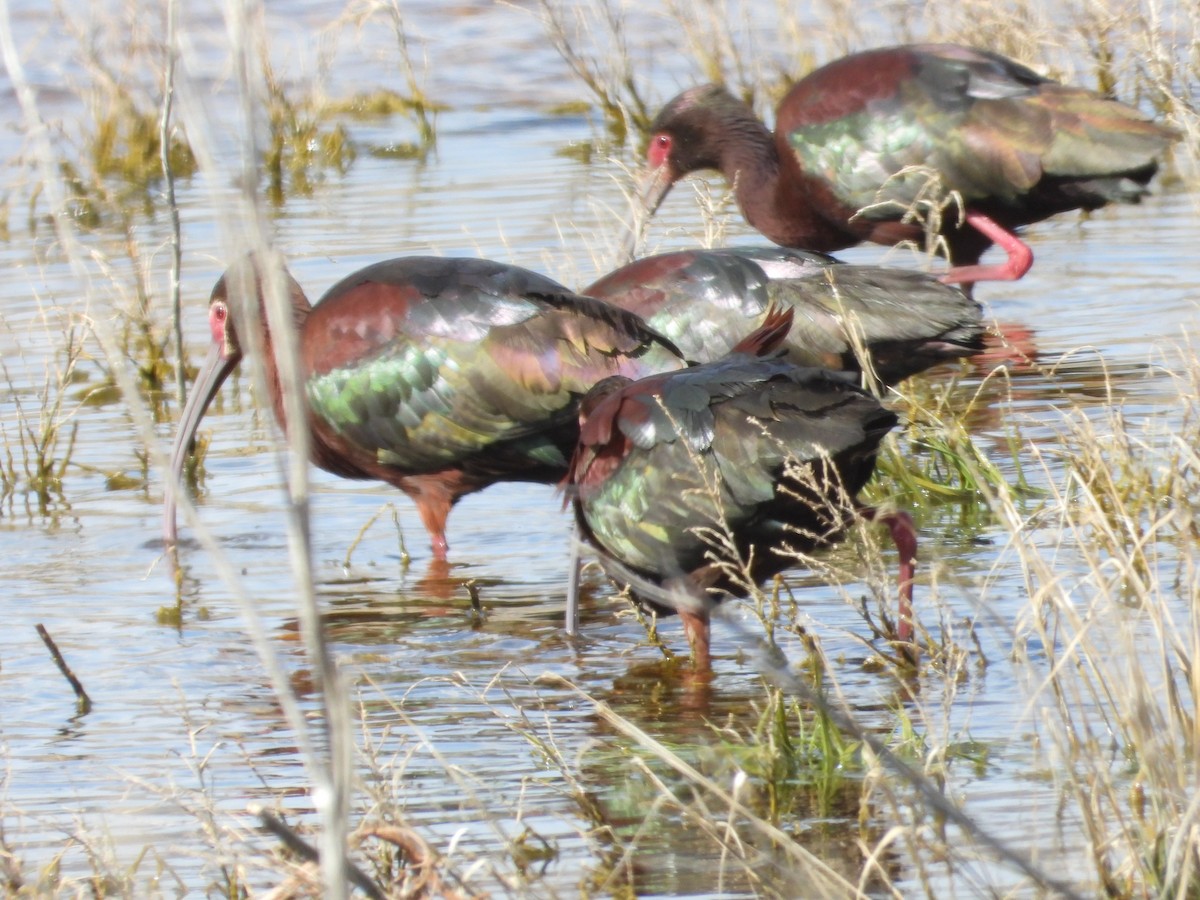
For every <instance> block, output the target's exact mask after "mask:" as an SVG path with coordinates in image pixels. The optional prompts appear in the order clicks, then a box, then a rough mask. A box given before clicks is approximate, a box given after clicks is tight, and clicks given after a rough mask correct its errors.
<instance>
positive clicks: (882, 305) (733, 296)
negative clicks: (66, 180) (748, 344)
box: [582, 247, 984, 384]
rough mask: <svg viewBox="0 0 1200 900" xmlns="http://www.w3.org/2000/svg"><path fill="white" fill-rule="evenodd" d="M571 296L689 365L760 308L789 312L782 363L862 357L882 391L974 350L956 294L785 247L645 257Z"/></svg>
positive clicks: (971, 329) (908, 274) (924, 278)
mask: <svg viewBox="0 0 1200 900" xmlns="http://www.w3.org/2000/svg"><path fill="white" fill-rule="evenodd" d="M582 293H584V294H587V295H588V296H590V297H598V298H600V299H601V300H604V301H606V302H608V303H612V304H614V305H615V306H620V307H622V308H623V309H627V310H629V311H630V312H634V313H637V315H639V316H641V317H642V319H644V320H645V322H646V324H648V325H649V326H650V327H651V328H653V329H654V330H655V331H658V332H659V333H660V334H663V335H665V336H666V337H667V338H668V339H670V340H671V341H672V343H674V344H675V346H676V347H678V348H679V349H680V351H682V353H683V355H684V356H685V357H687V358H688V359H689V360H692V361H694V362H699V363H706V362H713V361H715V360H717V359H719V358H720V357H722V356H724V355H725V354H727V353H729V351H730V350H731V349H732V348H733V346H734V345H735V344H736V343H737V342H738V341H740V340H742V339H743V338H745V337H746V336H747V335H749V334H750V333H751V332H752V331H754V330H755V329H756V328H758V327H759V326H760V325H761V324H762V322H763V319H764V317H765V316H766V314H767V310H768V309H769V308H770V307H772V306H775V307H786V308H790V309H791V310H792V313H793V317H794V323H793V325H792V330H791V332H790V334H789V335H788V338H787V341H786V342H785V344H784V348H785V349H786V350H787V354H788V359H789V360H791V361H792V362H794V363H796V364H797V365H807V366H820V367H822V368H827V369H844V370H850V371H858V370H859V369H860V360H859V352H860V351H862V352H863V353H864V355H865V356H866V357H867V358H868V359H869V360H870V367H871V369H872V371H873V372H874V374H875V375H876V377H878V378H879V379H880V380H881V381H883V382H884V383H886V384H894V383H895V382H898V381H900V380H902V379H904V378H906V377H908V376H909V375H913V374H915V373H917V372H921V371H923V370H925V369H927V368H929V367H931V366H934V365H937V364H938V363H941V362H945V361H946V360H948V359H954V358H958V357H965V356H969V355H971V354H974V353H978V352H979V351H981V350H982V349H983V336H984V324H983V312H982V310H981V309H980V307H979V304H978V303H976V302H975V301H973V300H971V299H970V298H969V297H967V296H966V295H965V294H963V292H962V291H960V290H958V289H957V288H954V287H950V286H949V285H946V284H942V283H941V282H940V281H938V280H937V279H936V278H934V277H933V276H931V275H927V274H924V273H921V272H915V271H911V270H906V269H897V268H885V267H882V266H856V265H845V264H842V263H839V262H838V261H837V260H836V259H834V258H833V257H831V256H826V255H825V254H822V253H813V252H811V251H805V250H792V249H788V248H785V247H734V248H723V249H716V250H680V251H676V252H672V253H663V254H659V255H657V256H649V257H645V258H643V259H639V260H636V261H634V262H632V263H630V264H629V265H627V266H624V267H622V268H620V269H617V270H616V271H615V272H612V273H610V274H608V275H605V276H604V277H603V278H601V279H600V280H599V281H597V282H596V283H595V284H593V285H591V286H590V287H587V288H584V290H583V292H582Z"/></svg>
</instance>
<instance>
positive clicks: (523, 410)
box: [164, 257, 683, 559]
mask: <svg viewBox="0 0 1200 900" xmlns="http://www.w3.org/2000/svg"><path fill="white" fill-rule="evenodd" d="M261 274H262V270H261V262H260V261H259V258H257V257H246V258H244V259H242V260H241V261H239V262H238V263H235V264H234V265H233V266H231V267H230V269H229V270H228V271H227V272H226V273H225V274H224V275H223V276H222V277H221V279H220V280H219V281H218V282H217V284H216V286H215V287H214V288H213V291H212V299H211V301H210V303H209V312H208V317H209V326H210V328H211V330H212V339H213V341H212V349H211V350H210V352H209V354H208V359H207V361H206V362H205V365H204V368H203V371H202V372H201V373H200V375H199V376H198V377H197V379H196V383H195V385H194V386H193V388H192V394H191V397H190V399H189V401H188V404H187V407H186V409H185V410H184V412H183V414H182V418H181V421H180V425H179V432H178V435H177V436H176V439H175V446H174V453H173V458H172V463H171V478H172V484H178V482H179V475H180V472H181V471H182V468H183V464H184V462H185V460H186V458H187V454H188V452H189V450H188V448H189V446H190V444H191V441H192V438H193V435H194V434H195V431H196V428H197V426H198V425H199V423H200V419H201V417H202V416H203V415H204V412H205V410H206V409H207V408H208V405H209V402H210V401H211V400H212V398H213V396H214V395H215V394H216V392H217V389H218V388H219V387H220V386H221V383H222V382H223V381H224V380H225V378H226V377H227V376H228V375H229V373H230V372H231V371H232V370H233V369H234V367H235V366H237V364H238V363H239V362H240V361H241V359H242V354H243V346H244V345H243V342H242V341H241V340H240V339H239V336H238V334H237V333H236V331H235V330H234V323H235V321H236V322H249V323H250V324H251V327H254V328H257V329H259V332H258V334H259V337H260V343H259V346H261V347H263V349H264V352H265V353H266V359H267V360H268V363H267V370H268V373H269V382H270V392H271V400H272V403H273V406H274V409H275V414H276V417H277V418H278V420H279V422H280V423H281V425H283V426H284V428H285V429H286V427H287V424H288V423H287V422H286V421H285V416H284V411H283V402H282V393H281V388H280V382H279V376H278V373H277V372H276V369H275V365H274V354H273V352H272V349H271V335H270V333H269V331H268V329H267V325H266V319H265V309H264V306H263V302H264V301H263V296H262V287H261V284H262V281H261ZM287 283H288V288H289V292H290V297H291V304H292V309H293V313H294V321H295V323H296V326H297V328H298V330H299V342H300V357H301V365H302V367H303V378H304V390H305V396H306V400H307V407H308V421H307V423H306V424H307V426H308V428H309V429H310V433H311V437H312V442H311V448H312V461H313V462H314V463H316V465H318V466H319V467H321V468H322V469H325V470H326V471H329V472H332V473H334V474H335V475H340V476H342V477H344V478H355V479H378V480H380V481H384V482H387V483H388V484H391V485H394V486H395V487H398V488H399V489H400V490H402V491H404V493H406V494H408V495H409V496H410V497H411V498H412V499H413V500H414V501H415V502H416V504H417V508H418V510H419V511H420V514H421V519H422V521H423V522H424V524H425V527H426V529H427V530H428V531H429V536H430V539H431V540H432V543H433V552H434V556H435V558H437V559H444V558H445V555H446V550H447V544H446V533H445V532H446V518H447V517H448V516H449V514H450V509H451V507H452V506H453V505H454V503H455V502H456V501H457V500H458V499H459V498H460V497H462V496H464V495H465V494H468V493H471V492H472V491H477V490H480V489H481V488H484V487H486V486H488V485H490V484H493V483H496V482H501V481H524V482H539V483H545V484H551V483H554V482H557V481H559V480H561V479H562V477H563V476H564V474H565V473H566V470H567V464H568V462H569V460H570V457H571V453H572V452H573V450H574V447H575V442H576V438H577V436H578V429H579V425H578V411H577V403H578V400H579V398H580V397H581V396H582V395H583V394H584V393H585V392H586V391H587V390H588V389H589V388H590V387H591V386H592V385H594V384H595V383H596V382H597V381H599V380H601V379H602V378H605V377H607V376H610V375H624V376H627V377H641V376H643V375H646V374H649V373H652V372H661V371H665V370H670V369H673V368H677V367H679V366H680V365H682V364H683V363H682V361H681V360H680V358H679V355H678V353H677V351H676V350H675V349H674V348H673V347H671V346H670V344H669V342H667V341H665V340H664V339H662V338H661V337H660V336H659V335H657V334H656V333H654V332H652V331H650V330H649V329H648V328H647V327H646V326H645V325H644V324H643V323H642V321H641V320H640V319H638V318H637V317H636V316H634V315H633V314H631V313H628V312H626V311H624V310H620V309H617V308H615V307H611V306H608V305H607V304H604V303H602V302H600V301H598V300H594V299H591V298H588V297H580V296H578V295H576V294H574V293H572V292H571V291H569V290H568V289H567V288H565V287H563V286H562V285H559V284H557V283H555V282H554V281H551V280H550V279H549V278H545V277H543V276H541V275H538V274H536V273H534V272H530V271H527V270H525V269H521V268H517V267H515V266H508V265H504V264H501V263H497V262H491V261H489V260H481V259H442V258H436V257H409V258H401V259H392V260H388V261H386V262H380V263H377V264H375V265H372V266H368V267H366V268H364V269H361V270H359V271H358V272H355V273H354V274H353V275H350V276H349V277H347V278H345V279H343V280H342V281H340V282H339V283H338V284H336V285H334V286H333V287H332V288H330V289H329V290H328V291H327V292H326V293H325V295H324V297H322V298H321V300H320V301H318V303H317V304H316V305H315V306H311V305H310V304H309V302H308V299H307V298H306V297H305V295H304V291H303V290H302V289H301V288H300V286H299V285H298V284H297V283H296V282H295V280H293V279H292V278H291V277H290V276H287ZM236 305H241V306H242V308H243V309H244V314H241V315H238V316H235V315H234V307H235V306H236ZM164 534H165V537H166V540H167V543H168V545H174V543H175V538H176V525H175V498H174V492H173V491H168V492H167V502H166V509H165V522H164Z"/></svg>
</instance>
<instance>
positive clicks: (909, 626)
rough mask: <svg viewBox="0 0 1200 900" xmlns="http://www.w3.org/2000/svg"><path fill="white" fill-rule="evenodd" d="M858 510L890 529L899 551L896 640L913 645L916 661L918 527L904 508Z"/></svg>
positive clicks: (865, 508) (912, 654) (866, 507)
mask: <svg viewBox="0 0 1200 900" xmlns="http://www.w3.org/2000/svg"><path fill="white" fill-rule="evenodd" d="M859 514H860V515H861V516H862V517H863V518H864V519H866V520H868V521H871V522H880V523H882V524H884V525H886V526H887V528H888V531H889V532H891V535H892V541H893V542H894V543H895V544H896V552H897V553H898V554H899V555H900V574H899V590H900V602H899V611H898V612H899V621H898V622H897V623H896V640H897V641H899V642H900V643H902V644H908V645H910V646H911V647H912V652H911V654H910V655H911V656H912V657H913V661H914V662H915V661H916V644H915V643H913V611H912V595H913V579H914V578H915V577H916V572H917V528H916V526H915V525H914V524H913V520H912V516H910V515H909V514H908V513H907V512H905V511H904V510H898V511H896V512H891V513H880V512H879V511H878V510H877V509H874V508H873V507H870V506H864V507H862V508H861V509H860V510H859Z"/></svg>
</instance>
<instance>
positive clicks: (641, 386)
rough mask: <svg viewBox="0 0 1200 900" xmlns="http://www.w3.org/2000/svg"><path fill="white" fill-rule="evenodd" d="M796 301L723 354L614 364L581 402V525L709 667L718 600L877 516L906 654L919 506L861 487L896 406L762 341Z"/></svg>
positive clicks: (773, 336)
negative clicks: (893, 571) (672, 364)
mask: <svg viewBox="0 0 1200 900" xmlns="http://www.w3.org/2000/svg"><path fill="white" fill-rule="evenodd" d="M791 317H792V313H791V311H790V310H789V311H786V312H783V313H781V314H777V313H773V314H772V316H770V317H769V318H768V320H767V322H766V323H765V324H764V326H763V327H762V328H761V329H759V330H758V331H755V332H754V333H753V334H752V335H750V336H749V337H748V338H747V339H746V340H745V341H743V342H742V343H741V344H739V345H738V346H737V347H736V348H735V350H734V352H733V353H731V354H730V355H728V356H727V357H725V358H723V359H721V360H718V361H717V362H713V363H707V364H704V365H699V366H695V367H692V368H687V369H682V370H678V371H673V372H669V373H664V374H660V375H652V376H650V377H648V378H644V379H641V380H639V381H631V380H630V379H628V378H623V377H619V376H618V377H613V378H609V379H606V380H605V381H603V382H601V383H599V384H598V385H597V386H596V387H595V388H593V390H592V391H591V392H590V393H589V394H588V395H587V396H586V397H584V399H583V401H582V402H581V404H580V437H579V446H578V448H577V449H576V451H575V455H574V458H573V459H572V461H571V469H570V473H569V475H568V478H567V480H566V482H565V485H564V486H565V489H566V492H567V497H568V498H570V499H571V500H572V501H573V504H574V508H575V514H576V520H577V523H578V525H579V527H580V530H581V532H582V534H583V536H584V539H585V540H586V541H587V542H588V543H589V544H590V545H591V546H592V547H594V548H595V550H596V552H597V555H598V556H599V559H600V561H601V565H602V566H603V567H604V568H605V569H606V571H608V572H609V574H610V575H612V576H613V577H614V579H616V580H617V581H621V582H624V583H626V584H628V585H630V586H631V588H632V590H633V593H634V595H635V597H637V598H638V599H639V600H640V601H641V602H643V603H645V604H646V605H648V606H650V607H651V608H653V609H655V610H656V611H658V612H663V613H678V614H679V615H680V617H681V618H682V620H683V625H684V630H685V633H686V634H687V638H688V641H689V643H690V644H691V647H692V653H693V657H694V659H695V661H696V666H697V668H698V669H700V670H702V671H708V670H709V669H710V648H709V614H710V610H711V608H712V606H713V605H714V604H715V603H717V602H719V601H720V600H721V599H722V598H724V597H728V596H742V597H744V596H746V594H747V593H749V591H750V589H751V583H752V582H754V583H757V582H761V581H763V580H764V579H766V578H769V577H771V576H773V575H775V574H776V573H778V572H781V571H783V570H784V569H786V568H788V567H789V566H792V565H795V564H796V562H797V559H798V554H801V553H810V552H812V551H813V550H816V549H818V548H821V547H825V546H828V545H829V544H831V543H833V542H835V541H837V540H838V539H839V538H840V537H841V536H842V534H843V533H844V532H845V530H846V528H848V527H849V526H850V525H852V524H853V523H854V522H855V521H858V520H861V519H877V520H880V521H882V522H884V523H885V524H886V525H887V526H888V528H889V529H890V531H891V534H892V537H893V539H894V541H895V543H896V547H897V549H898V551H899V556H900V575H899V612H898V618H897V624H896V628H895V633H896V638H897V640H898V641H899V642H901V643H902V645H903V646H904V648H905V649H906V652H907V653H908V655H909V656H910V657H915V645H913V644H912V635H913V624H912V581H913V575H914V567H915V556H916V532H915V529H914V527H913V523H912V519H911V517H909V515H908V514H907V513H904V512H894V513H886V514H884V513H877V512H876V511H875V510H874V509H872V508H870V507H867V506H864V505H863V504H862V503H860V502H859V501H858V500H857V499H856V497H857V494H858V493H859V491H860V490H861V489H862V488H863V486H864V485H865V484H866V483H867V480H868V479H869V478H870V477H871V475H872V473H873V471H874V468H875V460H876V456H877V453H878V450H879V445H880V442H881V441H882V440H883V438H884V436H885V435H886V434H887V433H888V432H889V431H890V430H891V429H892V428H893V427H895V425H896V424H897V417H896V415H895V413H893V412H891V411H889V410H887V409H885V408H884V407H883V406H882V405H881V404H880V403H879V401H878V400H876V399H875V398H874V397H872V396H871V395H870V394H868V393H866V392H865V391H863V390H861V389H860V388H858V387H857V386H856V385H855V384H854V383H853V382H852V380H851V379H850V378H848V377H846V376H844V375H842V374H840V373H837V372H831V371H828V370H825V369H820V368H813V367H801V366H796V365H794V364H792V363H791V362H789V361H787V360H786V359H783V358H779V357H778V356H774V357H772V356H769V355H768V356H766V357H762V356H761V354H764V353H765V354H770V353H771V351H772V350H773V349H774V348H775V347H776V346H778V345H779V343H781V342H782V340H783V339H784V337H785V335H786V333H787V328H788V327H789V326H790V323H791Z"/></svg>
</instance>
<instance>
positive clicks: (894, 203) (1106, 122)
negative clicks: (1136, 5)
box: [643, 44, 1176, 283]
mask: <svg viewBox="0 0 1200 900" xmlns="http://www.w3.org/2000/svg"><path fill="white" fill-rule="evenodd" d="M1175 137H1176V133H1175V132H1174V131H1173V130H1171V129H1170V128H1167V127H1165V126H1163V125H1160V124H1158V123H1156V122H1154V121H1152V120H1151V119H1150V118H1149V117H1148V116H1146V115H1144V114H1143V113H1141V112H1139V111H1138V110H1136V109H1134V108H1133V107H1131V106H1127V105H1125V104H1123V103H1119V102H1117V101H1115V100H1111V99H1109V98H1107V97H1104V96H1103V95H1101V94H1098V93H1095V92H1093V91H1089V90H1085V89H1083V88H1079V87H1070V86H1066V85H1062V84H1059V83H1058V82H1055V81H1053V80H1051V79H1049V78H1046V77H1043V76H1041V75H1039V74H1037V73H1036V72H1034V71H1033V70H1032V69H1029V68H1027V67H1025V66H1023V65H1021V64H1019V63H1016V62H1014V61H1013V60H1010V59H1007V58H1006V57H1004V56H1001V55H1000V54H998V53H992V52H990V51H987V50H977V49H972V48H970V47H963V46H958V45H954V44H919V45H907V46H899V47H889V48H883V49H876V50H868V51H866V52H862V53H855V54H851V55H850V56H846V57H843V58H842V59H838V60H836V61H834V62H831V63H829V64H828V65H825V66H823V67H821V68H819V69H817V70H816V71H814V72H812V73H811V74H809V75H808V76H806V77H805V78H803V79H801V80H800V81H799V82H797V83H796V84H795V85H794V86H793V87H792V88H791V90H789V91H788V93H787V95H786V96H785V97H784V98H783V100H782V101H781V102H780V104H779V108H778V110H777V112H776V120H775V133H774V134H772V133H771V132H770V131H769V130H768V129H767V127H766V126H765V125H764V124H763V123H762V122H761V121H760V120H759V119H758V117H757V116H756V115H755V114H754V112H753V111H752V110H751V109H750V107H749V106H747V105H746V104H745V103H743V102H742V101H741V100H739V99H737V98H736V97H734V96H733V95H732V94H731V93H730V92H729V91H727V90H726V89H725V88H723V87H720V86H717V85H711V84H710V85H703V86H700V87H694V88H691V89H689V90H686V91H684V92H683V93H681V94H679V95H678V96H677V97H675V98H674V99H673V100H671V101H670V102H669V103H668V104H667V105H666V106H665V107H664V108H663V109H662V111H661V112H660V113H659V114H658V117H657V118H656V119H655V121H654V123H653V124H652V125H651V127H650V144H649V148H648V150H647V161H648V165H649V171H648V172H647V183H646V185H645V193H644V195H643V196H644V201H645V204H646V207H647V208H648V209H649V211H650V212H651V213H653V211H654V210H655V209H656V208H657V207H658V205H659V203H660V202H661V201H662V199H663V198H664V197H665V196H666V194H667V192H668V191H669V190H670V189H671V186H672V185H673V184H674V183H675V182H676V181H677V180H679V179H680V178H683V177H684V176H685V175H687V174H688V173H690V172H694V171H697V170H700V169H717V170H719V171H721V172H722V173H723V174H724V175H725V177H726V179H727V180H728V181H729V183H730V184H731V185H733V189H734V192H735V194H736V196H737V202H738V205H739V207H740V208H741V210H742V214H743V215H744V216H745V217H746V221H747V222H749V223H750V225H752V226H753V227H754V228H756V229H758V231H760V232H762V233H763V234H764V235H766V236H767V237H768V238H770V239H771V240H772V241H774V242H776V243H777V244H782V245H784V246H787V247H800V248H804V249H807V250H822V251H829V250H838V249H841V248H843V247H850V246H853V245H855V244H858V243H860V242H862V241H874V242H876V243H880V244H895V243H898V242H899V241H902V240H915V241H921V240H923V238H924V234H923V228H922V225H921V224H919V223H917V222H914V221H911V220H906V219H904V218H903V216H904V214H905V211H906V210H908V209H909V208H910V207H912V206H913V204H914V203H915V202H916V201H917V200H918V198H919V197H920V196H922V195H923V194H925V193H927V192H928V191H929V189H930V187H931V186H932V184H931V178H934V179H936V181H937V182H938V183H939V184H938V186H939V188H940V190H941V191H942V192H950V191H955V192H957V193H958V195H959V197H960V198H961V200H962V203H963V204H964V206H965V219H966V224H967V225H969V226H971V227H958V216H957V215H956V214H955V212H954V210H953V208H951V209H948V210H947V215H946V221H945V223H944V225H943V228H942V232H941V234H942V236H943V237H944V238H945V240H946V244H947V248H948V251H949V256H950V260H951V262H952V264H953V266H954V268H952V269H951V270H950V271H949V272H947V273H946V275H944V276H943V278H944V280H946V281H948V282H957V283H971V282H975V281H984V280H1002V279H1015V278H1020V277H1021V276H1022V275H1023V274H1024V273H1025V272H1026V271H1028V269H1029V266H1030V265H1031V264H1032V262H1033V253H1032V251H1031V250H1030V249H1029V247H1028V246H1027V245H1026V244H1025V243H1023V242H1022V241H1020V240H1019V239H1018V238H1017V237H1016V235H1014V234H1013V229H1015V228H1018V227H1020V226H1022V225H1026V224H1029V223H1031V222H1038V221H1041V220H1042V219H1045V218H1047V217H1049V216H1052V215H1055V214H1057V213H1061V212H1066V211H1068V210H1072V209H1096V208H1099V207H1101V206H1104V205H1105V204H1108V203H1111V202H1114V201H1120V202H1134V201H1136V200H1138V199H1139V198H1140V197H1141V196H1142V195H1143V194H1144V193H1145V190H1146V189H1145V185H1146V184H1147V182H1149V180H1150V178H1151V177H1152V176H1153V175H1154V173H1155V171H1156V169H1157V165H1158V163H1157V160H1158V158H1159V157H1160V156H1161V154H1162V153H1163V151H1164V150H1165V148H1166V147H1167V145H1168V144H1169V143H1170V142H1171V141H1172V140H1174V139H1175ZM993 243H996V244H999V245H1000V246H1001V247H1002V248H1003V249H1004V250H1006V251H1007V252H1008V254H1009V257H1008V260H1007V261H1006V262H1005V263H1003V264H998V265H990V266H981V265H979V258H980V256H981V255H982V254H983V252H984V251H985V250H986V249H987V248H988V247H990V246H991V245H992V244H993Z"/></svg>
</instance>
